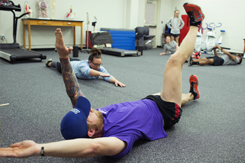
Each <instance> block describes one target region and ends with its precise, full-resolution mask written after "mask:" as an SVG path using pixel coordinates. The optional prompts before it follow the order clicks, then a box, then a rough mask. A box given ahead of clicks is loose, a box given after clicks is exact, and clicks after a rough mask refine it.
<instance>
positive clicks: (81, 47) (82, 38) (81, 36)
mask: <svg viewBox="0 0 245 163" xmlns="http://www.w3.org/2000/svg"><path fill="white" fill-rule="evenodd" d="M80 47H81V49H83V25H81V45H80Z"/></svg>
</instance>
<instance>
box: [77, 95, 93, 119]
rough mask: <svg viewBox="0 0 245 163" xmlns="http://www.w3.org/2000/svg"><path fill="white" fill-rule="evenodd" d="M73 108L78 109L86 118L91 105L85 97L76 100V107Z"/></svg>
mask: <svg viewBox="0 0 245 163" xmlns="http://www.w3.org/2000/svg"><path fill="white" fill-rule="evenodd" d="M75 108H77V109H79V110H80V111H82V112H83V114H84V115H85V116H86V117H88V115H89V112H90V108H91V105H90V102H89V100H88V99H86V98H85V97H83V96H79V97H78V98H77V103H76V106H75Z"/></svg>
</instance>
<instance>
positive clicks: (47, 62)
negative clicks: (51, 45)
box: [45, 58, 52, 67]
mask: <svg viewBox="0 0 245 163" xmlns="http://www.w3.org/2000/svg"><path fill="white" fill-rule="evenodd" d="M50 62H52V58H49V59H48V60H47V61H46V62H45V65H46V66H47V67H50V66H49V65H48V64H49V63H50Z"/></svg>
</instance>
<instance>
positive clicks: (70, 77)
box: [60, 58, 83, 107]
mask: <svg viewBox="0 0 245 163" xmlns="http://www.w3.org/2000/svg"><path fill="white" fill-rule="evenodd" d="M60 65H61V72H62V76H63V80H64V83H65V87H66V93H67V95H68V96H69V97H70V99H71V103H72V105H73V107H75V105H76V103H77V98H78V97H79V96H83V94H82V92H81V90H80V88H79V84H78V82H77V78H76V76H75V74H74V71H73V69H72V67H71V63H70V60H69V58H60Z"/></svg>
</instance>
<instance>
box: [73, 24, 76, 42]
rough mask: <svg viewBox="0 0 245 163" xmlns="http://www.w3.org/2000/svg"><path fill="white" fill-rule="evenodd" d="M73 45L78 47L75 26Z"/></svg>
mask: <svg viewBox="0 0 245 163" xmlns="http://www.w3.org/2000/svg"><path fill="white" fill-rule="evenodd" d="M73 45H74V46H76V26H74V35H73Z"/></svg>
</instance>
